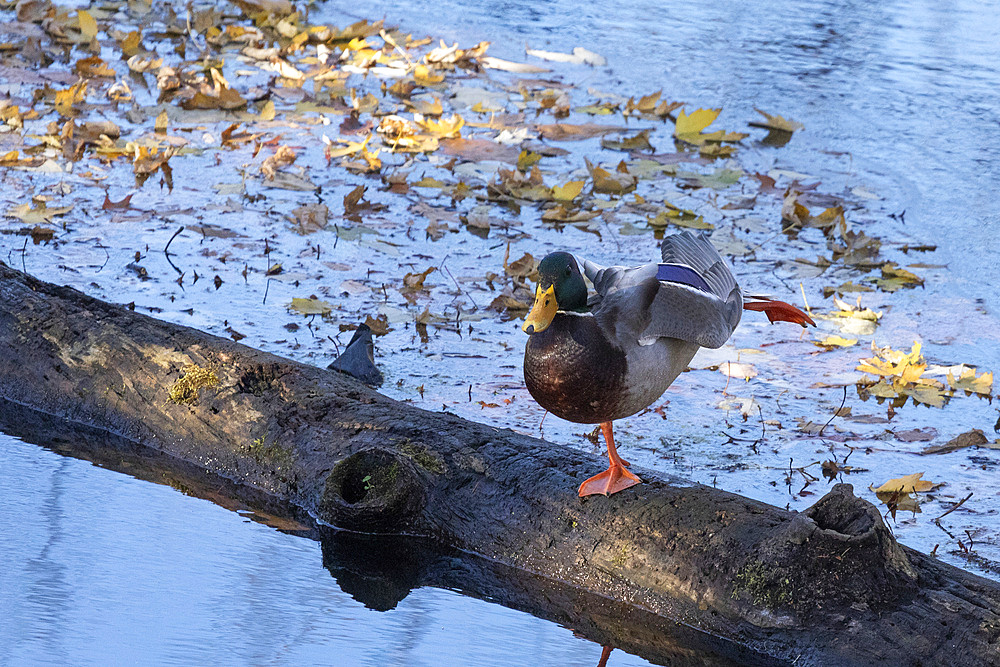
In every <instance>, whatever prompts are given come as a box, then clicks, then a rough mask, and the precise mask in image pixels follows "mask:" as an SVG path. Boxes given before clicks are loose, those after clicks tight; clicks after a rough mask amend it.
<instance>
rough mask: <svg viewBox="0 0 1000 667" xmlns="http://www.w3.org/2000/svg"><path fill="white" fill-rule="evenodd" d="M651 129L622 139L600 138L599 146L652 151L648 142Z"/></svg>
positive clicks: (610, 148) (619, 149)
mask: <svg viewBox="0 0 1000 667" xmlns="http://www.w3.org/2000/svg"><path fill="white" fill-rule="evenodd" d="M650 132H651V130H643V131H642V132H640V133H639V134H636V135H634V136H631V137H624V138H622V139H601V148H607V149H609V150H614V151H652V150H653V145H652V144H650V143H649V133H650Z"/></svg>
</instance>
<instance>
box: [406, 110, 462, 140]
mask: <svg viewBox="0 0 1000 667" xmlns="http://www.w3.org/2000/svg"><path fill="white" fill-rule="evenodd" d="M414 122H415V123H416V124H417V125H419V126H420V127H422V128H423V129H424V130H426V131H427V132H429V133H430V134H432V135H434V136H438V137H460V136H461V135H462V133H461V129H462V126H463V125H465V119H464V118H462V117H461V116H459V115H458V114H452V115H451V117H450V118H441V119H439V120H431V119H429V118H427V119H425V118H424V117H423V116H419V115H417V116H414Z"/></svg>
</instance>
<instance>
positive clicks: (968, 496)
mask: <svg viewBox="0 0 1000 667" xmlns="http://www.w3.org/2000/svg"><path fill="white" fill-rule="evenodd" d="M972 493H973V492H972V491H969V495H967V496H966V497H964V498H962V499H961V500H959V501H958V502H957V503H955V504H954V505H952V506H951V509H950V510H948V511H947V512H945V513H944V514H942V515H941V516H939V517H938V518H936V519H934V523H937V522H938V521H940V520H941V519H943V518H945V517H946V516H948V515H949V514H951V513H952V512H954V511H955V510H957V509H958V508H959V507H961V506H962V505H964V504H965V501H966V500H968V499H969V498H971V497H972Z"/></svg>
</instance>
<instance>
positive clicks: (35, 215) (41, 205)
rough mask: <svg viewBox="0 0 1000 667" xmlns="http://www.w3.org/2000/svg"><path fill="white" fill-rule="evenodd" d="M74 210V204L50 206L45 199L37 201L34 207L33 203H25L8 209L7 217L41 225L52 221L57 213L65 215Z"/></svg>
mask: <svg viewBox="0 0 1000 667" xmlns="http://www.w3.org/2000/svg"><path fill="white" fill-rule="evenodd" d="M72 210H73V207H72V206H56V207H53V208H48V207H47V206H46V205H45V202H44V201H39V202H37V203H36V205H35V207H34V208H32V206H31V204H29V203H24V204H21V205H20V206H14V207H12V208H10V209H8V210H7V213H6V215H7V217H9V218H20V219H21V220H22V221H23V222H24V223H25V224H28V225H39V224H42V223H50V222H52V218H54V217H55V216H57V215H65V214H67V213H69V212H70V211H72Z"/></svg>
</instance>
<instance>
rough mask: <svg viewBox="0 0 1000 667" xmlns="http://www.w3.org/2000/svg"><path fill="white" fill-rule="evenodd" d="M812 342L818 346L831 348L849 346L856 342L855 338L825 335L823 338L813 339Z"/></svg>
mask: <svg viewBox="0 0 1000 667" xmlns="http://www.w3.org/2000/svg"><path fill="white" fill-rule="evenodd" d="M813 343H814V344H816V345H818V346H819V347H826V348H830V349H833V348H835V347H850V346H852V345H857V344H858V339H857V338H844V337H843V336H827V337H826V338H824V339H823V340H814V341H813Z"/></svg>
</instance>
